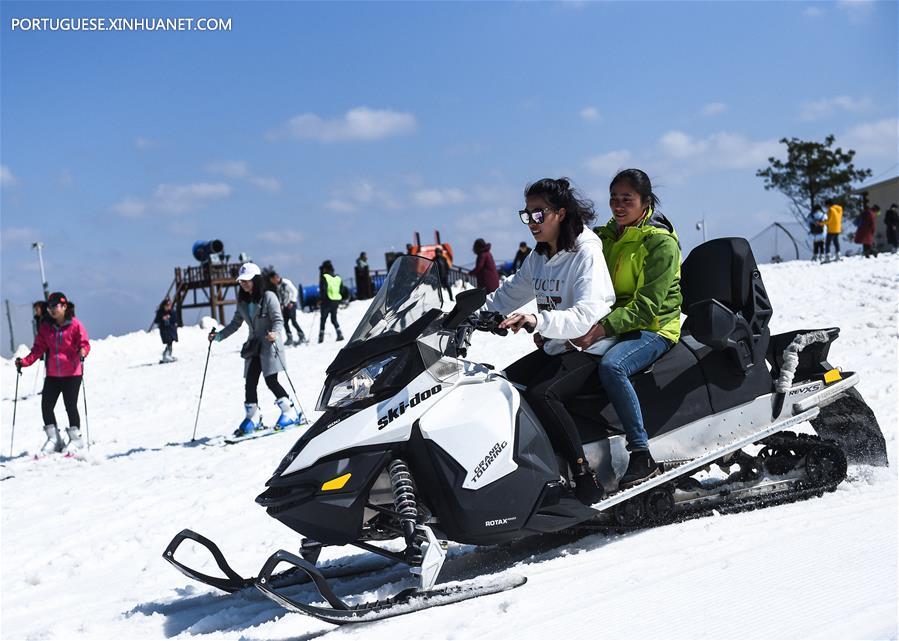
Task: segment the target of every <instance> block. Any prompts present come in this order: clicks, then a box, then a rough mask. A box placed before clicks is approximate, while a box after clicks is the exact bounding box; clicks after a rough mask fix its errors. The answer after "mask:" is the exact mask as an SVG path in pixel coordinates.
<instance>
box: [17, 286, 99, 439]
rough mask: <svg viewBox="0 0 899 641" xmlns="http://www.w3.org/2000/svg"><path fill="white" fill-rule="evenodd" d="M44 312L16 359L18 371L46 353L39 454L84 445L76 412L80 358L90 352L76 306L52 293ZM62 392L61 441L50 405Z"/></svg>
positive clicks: (51, 405) (79, 385)
mask: <svg viewBox="0 0 899 641" xmlns="http://www.w3.org/2000/svg"><path fill="white" fill-rule="evenodd" d="M47 313H48V317H47V318H45V319H44V320H43V321H42V322H41V325H40V328H39V329H38V334H37V337H36V338H35V339H34V345H33V346H32V348H31V352H30V353H29V354H28V355H27V356H25V358H17V359H16V369H17V370H18V371H21V370H22V368H23V367H28V366H29V365H31V364H32V363H34V362H35V361H37V360H38V359H39V358H41V356H43V355H44V354H47V357H48V358H47V376H46V377H45V378H44V391H43V394H42V396H41V412H42V414H43V419H44V433H45V434H46V435H47V440H46V442H45V443H44V444H43V446H41V450H40V451H41V453H44V454H48V453H51V452H65V453H66V454H69V453H75V452H77V451H78V450H80V449H81V448H82V447H84V441H83V440H82V438H81V417H80V416H79V414H78V393H79V391H80V389H81V377H82V373H83V369H82V361H83V359H84V358H86V357H87V355H88V354H89V353H90V350H91V346H90V341H89V339H88V335H87V330H86V329H85V328H84V325H82V324H81V322H80V321H79V320H78V319H77V318H75V306H74V305H73V304H72V302H71V301H70V300H69V299H68V298H67V297H66V295H65V294H63V293H62V292H54V293H52V294H50V298H49V299H47ZM60 394H62V398H63V402H64V403H65V407H66V414H67V415H68V418H69V427H67V428H66V434H67V435H68V437H69V442H68V443H67V444H64V443H63V440H62V437H61V436H60V433H59V428H58V427H57V423H56V416H55V414H54V413H53V408H54V406H55V405H56V401H57V400H59V395H60Z"/></svg>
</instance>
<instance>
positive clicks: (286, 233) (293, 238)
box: [256, 229, 305, 245]
mask: <svg viewBox="0 0 899 641" xmlns="http://www.w3.org/2000/svg"><path fill="white" fill-rule="evenodd" d="M256 238H258V239H259V240H261V241H263V242H266V243H270V244H272V245H296V244H298V243H301V242H303V240H305V236H303V234H302V233H300V232H298V231H294V230H292V229H282V230H280V231H264V232H262V233H260V234H257V235H256Z"/></svg>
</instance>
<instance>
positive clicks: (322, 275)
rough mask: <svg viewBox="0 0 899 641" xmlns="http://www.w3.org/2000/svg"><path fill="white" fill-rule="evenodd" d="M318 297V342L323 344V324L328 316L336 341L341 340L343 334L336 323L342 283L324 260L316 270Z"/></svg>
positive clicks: (332, 266) (330, 265) (332, 268)
mask: <svg viewBox="0 0 899 641" xmlns="http://www.w3.org/2000/svg"><path fill="white" fill-rule="evenodd" d="M318 272H319V279H318V295H319V296H318V297H319V300H320V301H321V307H320V311H321V323H320V324H319V328H318V342H319V343H323V342H324V340H325V322H326V321H327V320H328V316H330V317H331V324H332V325H334V329H335V330H336V331H337V340H338V341H342V340H343V332H341V331H340V323H338V322H337V308H338V306H340V301H341V300H343V293H342V291H341V285H342V284H343V282H342V281H341V279H340V276H338V275H337V274H335V273H334V265H332V264H331V261H330V260H326V261H325V262H323V263H322V264H321V266H320V267H319V268H318Z"/></svg>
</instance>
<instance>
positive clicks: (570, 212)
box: [524, 177, 596, 255]
mask: <svg viewBox="0 0 899 641" xmlns="http://www.w3.org/2000/svg"><path fill="white" fill-rule="evenodd" d="M524 197H525V198H531V197H538V198H543V200H545V201H546V202H547V203H548V204H549V206H550V207H552V208H553V209H555V210H558V209H564V210H565V218H564V220H562V222H561V224H560V225H559V242H558V250H559V251H563V250H564V251H570V250H572V249H574V246H575V244H576V243H577V237H578V236H579V235H580V233H581V232H582V231H584V227H587V226H588V225H589V224H590V223H591V222H593V220H594V219H595V218H596V212H595V211H594V210H593V201H592V200H589V199H587V198H583V197H581V195H580V194H579V193H578V192H577V190H576V189H575V188H574V187H572V186H571V182H570V180H569V179H568V178H565V177H563V178H543V179H541V180H538V181H537V182H534V183H531V184H530V185H528V186H527V187H525V189H524ZM534 251H536V252H537V253H538V254H541V255H545V254H546V253H547V252H548V251H549V245H547V244H546V243H537V247H535V248H534Z"/></svg>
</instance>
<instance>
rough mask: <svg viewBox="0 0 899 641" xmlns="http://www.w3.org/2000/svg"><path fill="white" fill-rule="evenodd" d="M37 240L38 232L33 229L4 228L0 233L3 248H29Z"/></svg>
mask: <svg viewBox="0 0 899 641" xmlns="http://www.w3.org/2000/svg"><path fill="white" fill-rule="evenodd" d="M37 240H38V231H37V230H36V229H34V228H33V227H4V228H3V230H2V231H0V243H2V245H3V247H6V246H7V245H18V244H21V245H22V246H23V247H30V246H31V243H33V242H36V241H37Z"/></svg>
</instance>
